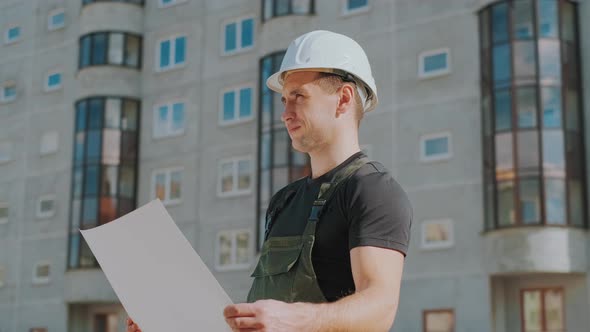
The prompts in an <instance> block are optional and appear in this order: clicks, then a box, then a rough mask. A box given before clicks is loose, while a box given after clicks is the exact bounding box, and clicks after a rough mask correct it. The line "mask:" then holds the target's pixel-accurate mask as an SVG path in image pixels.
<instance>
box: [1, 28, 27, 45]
mask: <svg viewBox="0 0 590 332" xmlns="http://www.w3.org/2000/svg"><path fill="white" fill-rule="evenodd" d="M15 28H17V29H18V36H16V37H15V38H13V39H11V38H10V30H12V29H15ZM22 36H23V34H22V28H21V26H20V25H18V24H10V25H8V27H7V28H6V30H4V45H12V44H16V43H18V42H19V41H20V40H21V39H22Z"/></svg>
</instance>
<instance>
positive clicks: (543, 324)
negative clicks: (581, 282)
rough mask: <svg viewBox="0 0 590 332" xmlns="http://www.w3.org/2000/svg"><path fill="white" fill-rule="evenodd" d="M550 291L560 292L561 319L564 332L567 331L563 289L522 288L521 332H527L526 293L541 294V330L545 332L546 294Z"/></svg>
mask: <svg viewBox="0 0 590 332" xmlns="http://www.w3.org/2000/svg"><path fill="white" fill-rule="evenodd" d="M549 291H558V292H560V293H561V318H562V319H563V331H567V320H566V316H565V314H566V303H567V302H566V300H565V296H566V292H565V289H564V288H563V287H533V288H521V289H520V291H519V295H520V296H519V308H520V326H521V331H523V332H526V330H525V328H526V327H525V326H524V324H525V317H524V293H526V292H540V293H541V310H540V311H541V330H542V331H545V330H547V328H546V323H547V319H546V316H545V300H544V298H545V293H546V292H549Z"/></svg>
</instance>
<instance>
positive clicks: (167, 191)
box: [150, 166, 184, 206]
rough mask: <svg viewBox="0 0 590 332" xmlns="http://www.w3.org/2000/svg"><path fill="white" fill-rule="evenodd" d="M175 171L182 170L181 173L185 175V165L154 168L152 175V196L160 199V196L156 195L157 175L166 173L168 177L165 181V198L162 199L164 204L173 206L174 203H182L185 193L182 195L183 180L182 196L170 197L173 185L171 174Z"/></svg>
mask: <svg viewBox="0 0 590 332" xmlns="http://www.w3.org/2000/svg"><path fill="white" fill-rule="evenodd" d="M173 172H181V175H182V176H184V167H182V166H176V167H165V168H157V169H154V170H153V171H152V176H151V181H152V182H151V186H150V187H151V189H150V190H151V197H152V198H153V199H158V196H157V195H156V176H157V175H158V174H162V173H164V174H165V176H166V178H165V181H164V200H162V204H163V205H164V206H173V205H179V204H181V203H182V200H183V195H182V181H181V189H180V198H177V199H170V186H171V183H172V181H171V178H170V175H171V174H172V173H173Z"/></svg>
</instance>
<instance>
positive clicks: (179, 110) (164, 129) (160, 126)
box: [153, 102, 185, 138]
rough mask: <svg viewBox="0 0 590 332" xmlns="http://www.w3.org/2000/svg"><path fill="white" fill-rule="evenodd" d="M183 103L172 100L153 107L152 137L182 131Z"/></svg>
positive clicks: (176, 133) (174, 134)
mask: <svg viewBox="0 0 590 332" xmlns="http://www.w3.org/2000/svg"><path fill="white" fill-rule="evenodd" d="M184 105H185V104H184V102H172V103H166V104H160V105H157V106H156V107H154V126H153V135H154V138H162V137H170V136H178V135H181V134H182V133H184V125H185V120H184V116H185V112H184Z"/></svg>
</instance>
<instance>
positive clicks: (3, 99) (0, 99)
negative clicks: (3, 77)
mask: <svg viewBox="0 0 590 332" xmlns="http://www.w3.org/2000/svg"><path fill="white" fill-rule="evenodd" d="M9 87H13V88H14V96H11V97H7V96H6V93H5V92H6V90H5V89H7V88H9ZM0 88H1V89H2V90H1V91H0V103H1V104H8V103H12V102H14V101H15V100H16V98H17V97H18V91H16V82H15V81H12V80H10V81H5V82H3V83H2V85H0Z"/></svg>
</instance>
